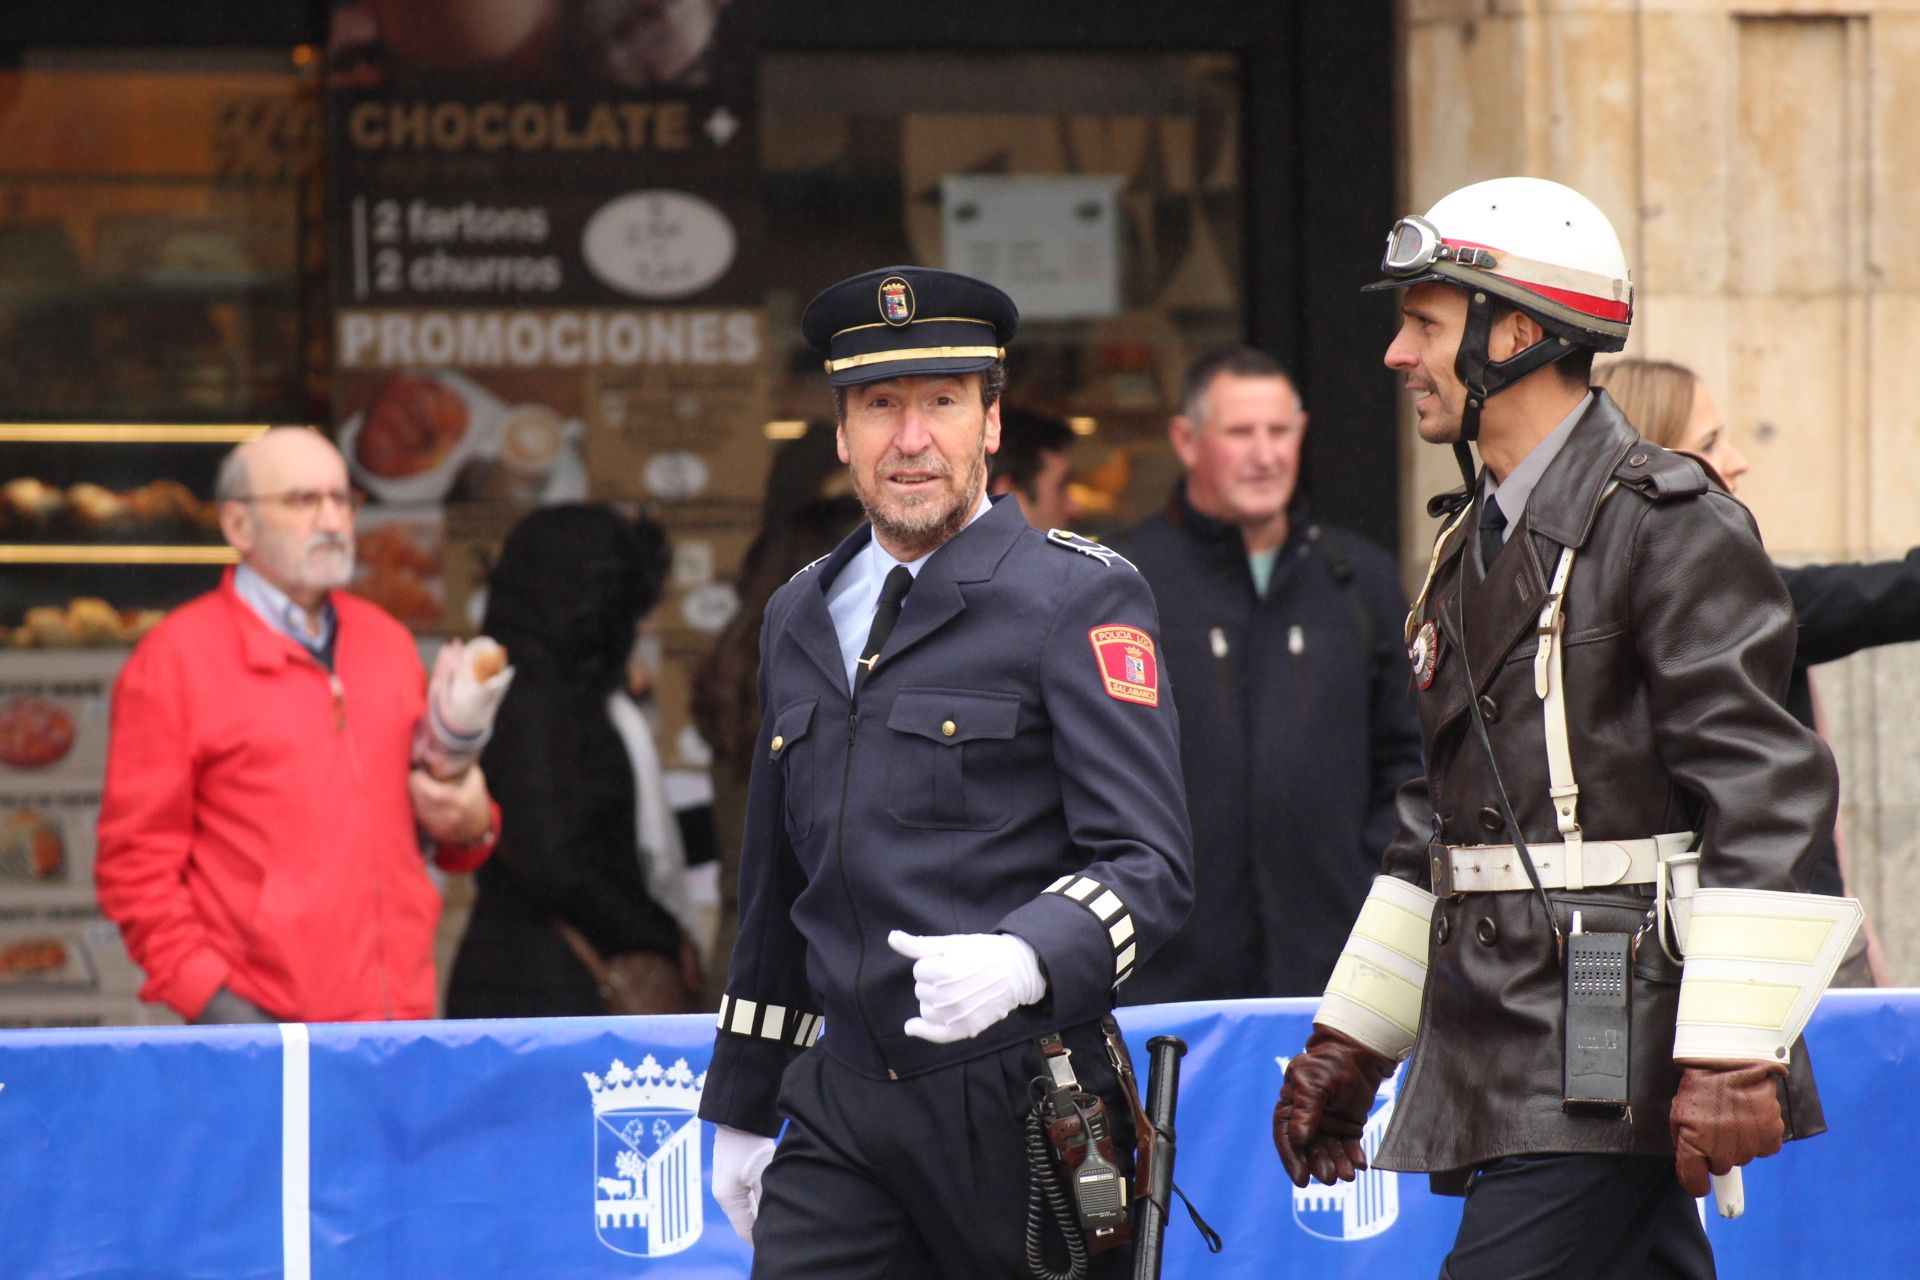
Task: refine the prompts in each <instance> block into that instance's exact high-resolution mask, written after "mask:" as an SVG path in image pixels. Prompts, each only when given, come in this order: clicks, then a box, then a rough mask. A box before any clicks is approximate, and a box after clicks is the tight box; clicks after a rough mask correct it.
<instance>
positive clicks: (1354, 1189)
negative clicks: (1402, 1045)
mask: <svg viewBox="0 0 1920 1280" xmlns="http://www.w3.org/2000/svg"><path fill="white" fill-rule="evenodd" d="M1406 1069H1407V1065H1406V1063H1404V1062H1403V1063H1401V1064H1400V1066H1399V1067H1397V1068H1396V1069H1395V1070H1394V1073H1393V1074H1392V1075H1390V1076H1388V1077H1387V1078H1386V1079H1385V1080H1384V1081H1382V1082H1381V1085H1380V1091H1379V1092H1378V1093H1376V1094H1375V1095H1374V1097H1373V1111H1372V1113H1371V1114H1370V1115H1368V1116H1367V1125H1366V1128H1364V1129H1362V1130H1361V1131H1360V1149H1361V1150H1363V1151H1365V1152H1366V1153H1367V1163H1368V1164H1369V1165H1371V1164H1372V1163H1373V1156H1374V1153H1375V1152H1376V1151H1378V1150H1379V1149H1380V1139H1382V1138H1384V1137H1385V1136H1386V1134H1387V1122H1388V1121H1390V1120H1392V1119H1393V1100H1394V1096H1395V1095H1396V1094H1397V1093H1398V1092H1399V1089H1400V1073H1401V1072H1403V1071H1405V1070H1406ZM1286 1070H1287V1060H1286V1059H1285V1058H1282V1059H1280V1072H1281V1074H1282V1075H1283V1076H1284V1075H1285V1074H1286ZM1292 1190H1293V1220H1294V1221H1295V1222H1296V1223H1298V1224H1299V1225H1300V1229H1301V1230H1302V1231H1304V1232H1306V1233H1307V1234H1308V1235H1312V1236H1319V1237H1320V1238H1321V1239H1322V1240H1338V1241H1349V1240H1365V1239H1367V1238H1369V1237H1371V1236H1377V1235H1379V1234H1380V1233H1381V1232H1383V1231H1385V1230H1386V1229H1387V1228H1388V1227H1391V1226H1392V1225H1393V1224H1394V1222H1395V1221H1396V1220H1397V1219H1398V1218H1399V1217H1400V1175H1399V1174H1397V1173H1393V1172H1390V1171H1389V1170H1386V1169H1374V1168H1367V1169H1364V1170H1362V1171H1361V1172H1360V1173H1358V1174H1357V1175H1355V1177H1354V1180H1353V1181H1352V1182H1337V1183H1335V1184H1334V1185H1333V1186H1331V1187H1328V1186H1322V1185H1321V1184H1320V1183H1318V1182H1314V1181H1309V1182H1308V1183H1307V1185H1306V1186H1304V1187H1294V1188H1293V1189H1292Z"/></svg>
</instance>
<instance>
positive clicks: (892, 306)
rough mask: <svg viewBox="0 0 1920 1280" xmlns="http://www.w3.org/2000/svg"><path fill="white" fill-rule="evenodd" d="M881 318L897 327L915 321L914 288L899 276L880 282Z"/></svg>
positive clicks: (889, 277)
mask: <svg viewBox="0 0 1920 1280" xmlns="http://www.w3.org/2000/svg"><path fill="white" fill-rule="evenodd" d="M880 318H881V319H882V320H885V321H886V322H887V323H888V324H890V325H896V326H897V325H903V324H908V323H910V322H911V321H912V320H913V286H912V285H910V284H908V283H907V282H906V281H905V280H902V279H901V278H900V277H899V276H888V277H887V278H886V279H885V280H882V281H881V282H880Z"/></svg>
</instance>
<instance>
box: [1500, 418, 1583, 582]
mask: <svg viewBox="0 0 1920 1280" xmlns="http://www.w3.org/2000/svg"><path fill="white" fill-rule="evenodd" d="M1592 403H1593V392H1591V391H1589V392H1587V394H1586V395H1584V396H1582V397H1581V398H1580V403H1579V404H1577V405H1575V406H1573V412H1572V413H1569V414H1568V415H1567V416H1566V417H1564V418H1562V419H1560V425H1559V426H1557V427H1555V428H1554V429H1553V430H1552V431H1549V432H1548V433H1547V437H1546V439H1544V440H1542V441H1541V442H1540V443H1539V444H1537V445H1535V446H1533V448H1532V450H1530V451H1529V452H1528V454H1527V456H1526V457H1524V458H1522V459H1520V465H1519V466H1517V467H1515V468H1514V469H1513V470H1512V471H1509V472H1508V473H1507V478H1506V479H1505V480H1499V481H1496V480H1495V479H1494V478H1493V474H1492V473H1491V472H1488V473H1487V477H1486V486H1487V490H1486V491H1487V493H1488V495H1489V496H1491V497H1492V498H1493V500H1494V501H1495V502H1497V503H1499V504H1500V514H1501V515H1503V516H1505V517H1506V518H1507V527H1506V528H1504V529H1502V530H1501V531H1500V541H1501V542H1503V543H1504V542H1505V541H1506V540H1507V539H1508V538H1511V537H1512V536H1513V531H1514V530H1515V529H1517V528H1519V527H1520V516H1521V514H1522V513H1523V512H1525V511H1526V509H1527V499H1529V498H1531V497H1532V496H1533V490H1534V486H1535V485H1537V484H1539V483H1540V477H1541V476H1543V475H1545V474H1547V468H1548V467H1550V466H1552V465H1553V460H1554V459H1555V458H1557V457H1559V456H1560V450H1562V449H1564V448H1566V445H1567V438H1568V437H1569V436H1571V435H1572V434H1573V424H1574V423H1576V422H1578V421H1580V416H1581V415H1582V414H1584V413H1585V412H1586V411H1587V406H1588V405H1591V404H1592ZM1478 545H1479V544H1478V543H1477V542H1476V543H1475V546H1478ZM1481 567H1482V568H1484V567H1485V566H1484V565H1483V566H1481Z"/></svg>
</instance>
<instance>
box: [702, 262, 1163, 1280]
mask: <svg viewBox="0 0 1920 1280" xmlns="http://www.w3.org/2000/svg"><path fill="white" fill-rule="evenodd" d="M1017 324H1018V314H1017V312H1016V311H1015V308H1014V305H1013V302H1012V300H1011V299H1010V298H1008V297H1007V296H1006V295H1005V294H1004V293H1002V292H1001V291H1000V290H998V289H996V288H994V287H992V286H991V285H987V284H984V283H982V282H980V281H977V280H972V279H969V278H967V277H965V276H961V275H955V274H952V273H949V272H943V271H933V270H926V269H922V268H916V267H893V268H887V269H883V270H880V271H874V272H869V273H867V274H865V275H861V276H856V277H854V278H853V279H850V280H845V281H842V282H841V283H839V284H837V285H834V286H833V287H832V288H830V289H827V290H826V291H825V292H823V293H821V294H820V295H819V296H818V297H816V298H815V299H814V300H813V301H812V302H811V303H810V304H809V305H808V307H807V309H806V312H805V314H804V315H803V316H802V318H801V326H802V329H803V330H804V332H805V334H806V337H807V340H808V342H809V343H810V344H811V345H812V346H813V348H814V350H815V351H817V352H818V353H819V354H820V355H821V356H822V357H824V358H825V361H826V367H827V372H828V375H829V381H830V382H831V384H832V386H833V389H834V399H835V411H836V418H837V422H838V431H837V437H838V443H839V451H840V457H841V459H842V460H843V461H845V462H846V463H847V464H848V466H849V469H850V472H851V475H852V480H853V484H854V489H855V492H856V494H857V495H858V496H859V498H860V500H861V503H862V505H863V506H864V507H865V508H866V511H867V514H868V517H869V521H870V523H869V524H867V525H863V526H862V527H861V528H860V529H858V530H856V531H855V532H854V533H853V534H852V535H851V536H850V537H849V538H848V539H847V540H846V541H845V542H844V543H842V544H841V545H840V546H839V547H838V548H837V549H836V550H835V551H834V552H833V553H832V554H830V555H828V556H827V557H825V558H824V559H823V560H821V561H819V562H816V563H815V564H813V565H810V566H808V567H807V568H806V569H804V570H802V571H801V572H800V573H799V574H798V575H796V576H795V577H794V579H793V580H792V581H791V582H789V583H788V584H787V585H786V586H785V587H783V588H781V590H780V591H778V592H777V593H775V595H774V596H773V598H772V600H771V601H770V602H769V603H768V605H767V613H766V623H765V628H764V630H763V632H762V635H761V645H760V673H761V674H760V681H761V684H760V687H761V719H762V724H763V729H762V737H763V739H764V742H763V745H762V747H761V749H760V750H759V752H758V754H757V755H756V758H755V761H754V767H753V776H752V781H751V784H750V789H749V799H748V812H747V816H746V828H745V830H746V835H745V840H744V845H743V851H742V865H741V877H740V879H741V886H740V899H741V902H740V938H739V941H738V943H737V944H736V945H735V947H734V952H733V962H732V968H731V972H730V974H729V978H728V982H727V993H726V996H725V998H724V999H723V1001H722V1004H721V1008H720V1018H719V1031H718V1034H717V1036H716V1038H715V1043H714V1052H713V1062H712V1066H711V1068H710V1069H709V1071H708V1075H707V1080H706V1086H705V1091H704V1093H703V1095H702V1099H701V1105H700V1114H701V1116H702V1117H703V1118H705V1119H708V1120H711V1121H713V1122H714V1123H715V1124H716V1125H717V1126H718V1134H717V1137H716V1140H715V1144H714V1159H713V1187H714V1194H715V1196H716V1198H717V1199H718V1200H719V1202H720V1204H721V1206H722V1207H723V1208H724V1209H725V1210H726V1212H727V1215H728V1217H729V1219H730V1220H731V1221H732V1223H733V1225H734V1228H735V1230H737V1231H738V1232H739V1233H740V1234H741V1235H742V1236H743V1237H745V1238H747V1239H750V1240H751V1241H752V1242H753V1243H754V1246H755V1258H754V1270H753V1274H754V1275H755V1276H759V1277H772V1276H806V1277H809V1278H817V1277H867V1276H872V1277H879V1276H886V1275H894V1274H901V1275H908V1274H911V1275H923V1274H939V1275H947V1276H967V1277H974V1276H985V1275H992V1276H1017V1275H1023V1274H1025V1273H1026V1272H1027V1269H1028V1267H1027V1261H1026V1250H1025V1234H1026V1213H1027V1195H1028V1186H1029V1168H1028V1159H1027V1152H1026V1149H1025V1144H1024V1139H1023V1134H1022V1126H1023V1122H1024V1116H1025V1113H1026V1112H1027V1111H1028V1109H1029V1094H1028V1086H1029V1082H1030V1081H1031V1080H1032V1079H1033V1078H1034V1077H1036V1076H1039V1075H1041V1074H1042V1070H1043V1068H1042V1062H1041V1057H1040V1053H1039V1051H1038V1049H1037V1048H1036V1045H1035V1041H1036V1038H1037V1037H1039V1036H1042V1035H1044V1034H1048V1033H1053V1032H1058V1033H1060V1034H1061V1035H1062V1037H1063V1038H1064V1041H1065V1043H1066V1045H1067V1047H1068V1048H1069V1049H1070V1050H1071V1051H1072V1058H1071V1065H1072V1068H1073V1070H1074V1072H1075V1074H1076V1075H1077V1077H1078V1078H1079V1080H1080V1082H1081V1084H1082V1085H1083V1086H1084V1087H1086V1088H1088V1089H1089V1090H1091V1091H1093V1092H1096V1093H1099V1094H1100V1095H1101V1096H1102V1097H1103V1098H1104V1099H1105V1101H1106V1103H1107V1107H1108V1112H1109V1115H1110V1117H1111V1118H1112V1120H1113V1121H1114V1126H1115V1129H1116V1131H1117V1134H1118V1136H1119V1139H1120V1141H1119V1146H1120V1147H1121V1148H1122V1149H1123V1150H1125V1149H1126V1148H1127V1147H1128V1146H1129V1145H1130V1143H1131V1140H1132V1135H1131V1125H1130V1123H1128V1121H1127V1115H1128V1110H1127V1106H1126V1104H1125V1102H1124V1101H1123V1100H1122V1098H1121V1095H1120V1093H1119V1092H1118V1091H1117V1089H1116V1087H1115V1071H1114V1069H1113V1067H1112V1065H1111V1063H1110V1062H1109V1060H1108V1056H1107V1052H1106V1049H1105V1046H1104V1043H1103V1039H1102V1036H1101V1034H1100V1028H1099V1025H1098V1024H1099V1020H1100V1019H1101V1018H1102V1017H1103V1015H1106V1014H1107V1013H1108V1012H1109V1011H1110V1009H1111V1008H1112V1006H1113V1003H1114V988H1115V986H1116V985H1117V984H1119V983H1120V982H1122V981H1124V980H1125V979H1126V978H1127V976H1128V975H1129V974H1130V973H1132V972H1133V969H1134V967H1135V965H1136V964H1138V963H1140V962H1142V961H1143V960H1144V959H1145V958H1146V957H1147V956H1148V955H1149V954H1150V953H1151V952H1152V951H1153V950H1154V949H1155V948H1157V947H1158V946H1159V945H1160V944H1161V943H1162V942H1164V941H1165V940H1166V939H1167V938H1168V937H1169V936H1170V935H1171V934H1172V933H1173V932H1174V931H1175V930H1176V929H1178V928H1179V927H1180V925H1181V923H1182V922H1183V921H1184V920H1185V918H1186V915H1187V911H1188V908H1189V906H1190V904H1191V900H1192V895H1193V886H1192V876H1191V860H1192V854H1191V849H1190V836H1189V831H1188V825H1187V817H1186V805H1185V796H1184V794H1183V790H1182V784H1181V775H1180V757H1179V747H1178V734H1177V726H1176V724H1175V718H1174V708H1173V699H1172V696H1171V691H1170V690H1169V689H1168V688H1167V684H1166V680H1165V677H1164V675H1163V673H1162V671H1161V668H1160V650H1159V644H1158V640H1157V634H1158V620H1157V617H1156V615H1155V611H1154V604H1153V598H1152V595H1151V593H1150V592H1149V591H1148V589H1147V586H1146V583H1145V581H1144V580H1143V579H1142V578H1141V577H1140V575H1139V574H1138V573H1137V572H1135V570H1134V569H1133V567H1132V566H1131V565H1129V564H1128V563H1127V562H1126V561H1124V560H1122V559H1120V558H1119V557H1117V556H1116V555H1114V554H1113V553H1112V552H1110V551H1108V550H1107V549H1106V548H1104V547H1100V546H1098V545H1097V544H1094V543H1091V542H1087V541H1086V540H1084V539H1079V538H1076V537H1074V536H1072V535H1068V534H1064V533H1059V532H1056V533H1054V534H1042V533H1039V532H1037V531H1035V530H1033V529H1031V528H1029V527H1028V526H1027V524H1026V522H1025V520H1024V519H1022V517H1021V513H1020V508H1019V506H1018V505H1017V504H1016V503H1014V502H1012V501H1009V500H1006V499H1001V500H998V501H990V500H989V499H988V498H987V496H986V477H987V455H988V454H990V453H992V452H993V451H994V449H995V448H997V447H998V444H999V433H1000V421H999V392H1000V389H1001V387H1002V386H1003V385H1004V381H1005V372H1004V364H1003V359H1004V355H1005V348H1006V344H1007V342H1008V341H1009V339H1011V338H1012V336H1013V333H1014V330H1015V328H1016V326H1017ZM823 1023H824V1026H825V1032H824V1034H822V1031H821V1028H822V1025H823ZM816 1040H817V1043H816ZM783 1119H784V1120H785V1121H786V1128H785V1132H784V1134H782V1121H783ZM777 1135H778V1136H779V1142H778V1146H777V1149H776V1145H775V1139H776V1136H777ZM1127 1253H1128V1251H1127V1250H1126V1249H1124V1248H1123V1249H1118V1250H1114V1251H1111V1252H1107V1253H1103V1254H1100V1255H1099V1256H1098V1257H1096V1258H1095V1259H1094V1265H1093V1269H1092V1271H1091V1273H1090V1274H1092V1275H1093V1276H1096V1277H1097V1276H1102V1275H1124V1274H1126V1270H1127V1267H1128V1257H1127Z"/></svg>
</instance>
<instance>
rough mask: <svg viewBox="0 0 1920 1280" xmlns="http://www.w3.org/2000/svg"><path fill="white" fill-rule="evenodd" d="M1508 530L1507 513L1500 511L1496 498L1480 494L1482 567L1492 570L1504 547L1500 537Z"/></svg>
mask: <svg viewBox="0 0 1920 1280" xmlns="http://www.w3.org/2000/svg"><path fill="white" fill-rule="evenodd" d="M1506 528H1507V513H1506V512H1504V511H1502V510H1501V509H1500V504H1499V502H1497V501H1496V500H1495V499H1494V496H1493V495H1492V494H1490V493H1487V492H1486V491H1484V490H1482V491H1481V494H1480V567H1481V568H1482V569H1491V568H1492V567H1493V562H1494V560H1495V558H1497V557H1498V556H1499V554H1500V548H1501V546H1502V545H1503V543H1502V541H1501V538H1500V535H1501V534H1502V533H1504V532H1505V531H1506Z"/></svg>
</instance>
